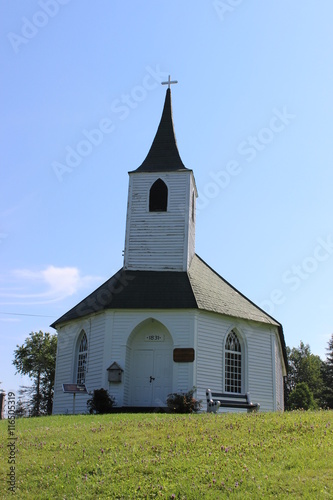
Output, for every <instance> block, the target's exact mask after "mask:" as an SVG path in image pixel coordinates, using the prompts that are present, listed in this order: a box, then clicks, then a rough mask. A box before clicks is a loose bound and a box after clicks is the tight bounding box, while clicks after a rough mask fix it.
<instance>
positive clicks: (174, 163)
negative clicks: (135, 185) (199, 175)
mask: <svg viewBox="0 0 333 500" xmlns="http://www.w3.org/2000/svg"><path fill="white" fill-rule="evenodd" d="M176 170H188V169H187V168H186V167H185V165H184V164H183V162H182V160H181V158H180V155H179V151H178V148H177V142H176V137H175V131H174V128H173V120H172V107H171V91H170V89H167V91H166V96H165V102H164V108H163V113H162V118H161V121H160V124H159V126H158V129H157V132H156V135H155V139H154V141H153V144H152V145H151V148H150V150H149V153H148V154H147V157H146V159H145V160H144V162H143V163H142V164H141V165H140V167H139V168H137V169H136V170H134V172H174V171H176Z"/></svg>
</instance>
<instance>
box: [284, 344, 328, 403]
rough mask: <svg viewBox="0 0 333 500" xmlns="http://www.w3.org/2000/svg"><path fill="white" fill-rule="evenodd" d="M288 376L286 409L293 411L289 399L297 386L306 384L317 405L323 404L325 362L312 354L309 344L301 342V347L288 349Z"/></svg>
mask: <svg viewBox="0 0 333 500" xmlns="http://www.w3.org/2000/svg"><path fill="white" fill-rule="evenodd" d="M287 355H288V374H287V380H286V384H285V407H286V409H287V410H288V409H291V408H290V404H289V398H290V396H291V394H292V392H293V391H294V390H295V389H296V386H297V384H300V383H301V382H303V383H305V384H306V385H307V386H308V388H309V390H310V391H311V392H312V394H313V397H314V402H315V404H316V405H319V406H320V405H322V404H323V395H324V381H323V361H322V360H321V359H320V357H319V356H317V355H315V354H312V353H311V349H310V346H309V344H304V343H303V342H302V341H301V342H300V345H299V347H293V348H292V349H290V348H289V347H287Z"/></svg>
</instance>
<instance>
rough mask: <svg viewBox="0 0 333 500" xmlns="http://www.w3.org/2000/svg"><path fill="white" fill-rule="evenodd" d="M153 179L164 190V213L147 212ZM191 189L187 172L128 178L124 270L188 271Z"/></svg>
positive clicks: (190, 250)
mask: <svg viewBox="0 0 333 500" xmlns="http://www.w3.org/2000/svg"><path fill="white" fill-rule="evenodd" d="M157 179H162V180H163V181H164V182H165V184H166V185H167V187H168V205H167V211H166V212H149V191H150V188H151V186H152V185H153V183H154V182H155V181H156V180H157ZM193 186H194V180H193V174H192V172H190V171H182V172H172V173H136V174H135V173H132V174H130V181H129V193H128V210H127V222H126V237H125V252H124V267H125V269H135V270H177V271H181V270H186V269H187V268H188V264H189V260H191V259H192V257H193V254H194V222H193V221H192V222H191V223H190V225H189V221H190V218H191V193H192V191H193V189H194V187H193ZM189 229H190V231H189ZM189 240H190V244H189Z"/></svg>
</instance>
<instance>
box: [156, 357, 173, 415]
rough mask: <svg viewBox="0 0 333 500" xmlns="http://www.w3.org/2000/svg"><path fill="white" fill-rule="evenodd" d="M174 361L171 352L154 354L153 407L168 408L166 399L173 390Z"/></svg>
mask: <svg viewBox="0 0 333 500" xmlns="http://www.w3.org/2000/svg"><path fill="white" fill-rule="evenodd" d="M171 370H172V360H171V352H170V351H169V350H156V351H155V352H154V377H155V380H154V381H153V394H152V398H153V401H152V405H153V406H166V399H167V396H168V394H170V392H171V390H172V373H171Z"/></svg>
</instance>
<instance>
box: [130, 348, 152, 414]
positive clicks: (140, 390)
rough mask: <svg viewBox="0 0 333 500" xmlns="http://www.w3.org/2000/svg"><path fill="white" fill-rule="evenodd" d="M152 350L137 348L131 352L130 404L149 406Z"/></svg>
mask: <svg viewBox="0 0 333 500" xmlns="http://www.w3.org/2000/svg"><path fill="white" fill-rule="evenodd" d="M153 371H154V351H153V350H150V349H137V350H135V351H134V353H133V372H132V373H133V376H132V384H131V385H132V398H131V399H132V401H131V405H132V406H151V401H152V391H153V386H152V382H151V379H150V377H151V376H152V374H153Z"/></svg>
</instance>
